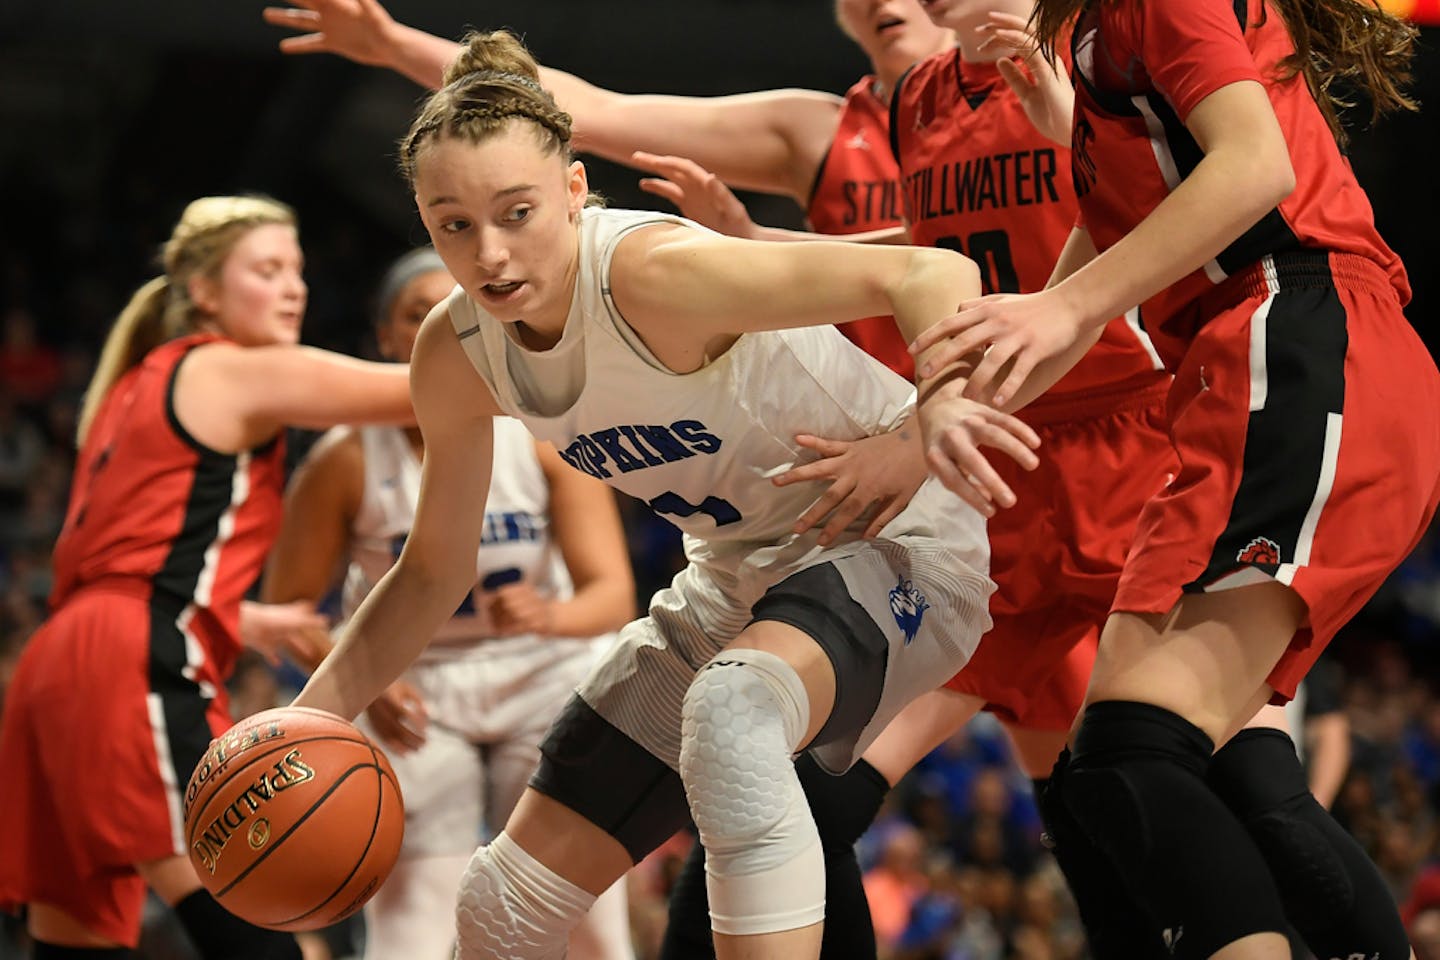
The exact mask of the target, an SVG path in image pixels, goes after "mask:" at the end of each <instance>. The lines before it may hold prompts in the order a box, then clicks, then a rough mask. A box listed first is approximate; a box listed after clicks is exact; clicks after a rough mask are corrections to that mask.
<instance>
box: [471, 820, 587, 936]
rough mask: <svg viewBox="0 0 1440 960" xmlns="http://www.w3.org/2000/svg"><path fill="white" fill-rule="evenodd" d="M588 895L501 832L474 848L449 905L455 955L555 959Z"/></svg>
mask: <svg viewBox="0 0 1440 960" xmlns="http://www.w3.org/2000/svg"><path fill="white" fill-rule="evenodd" d="M594 902H595V896H594V894H591V893H587V892H585V891H584V890H581V889H580V888H579V887H577V886H575V884H573V883H571V882H570V881H569V880H566V879H565V878H564V877H561V876H560V875H559V874H557V873H555V871H553V870H551V869H550V868H549V867H546V866H545V865H544V864H542V863H541V862H540V861H538V860H536V859H535V858H534V857H532V856H530V854H528V853H526V852H525V851H524V850H522V849H520V847H519V846H518V845H517V844H516V843H515V841H513V840H511V839H510V837H509V836H508V835H507V834H506V833H505V832H504V831H501V833H500V835H499V836H497V837H496V838H495V839H494V840H492V841H491V842H490V843H489V844H488V845H486V846H483V847H481V848H479V849H478V850H476V851H475V855H474V856H473V857H471V858H470V865H469V866H468V867H466V868H465V879H464V880H462V881H461V883H460V899H459V902H458V903H457V904H456V905H455V922H456V927H457V934H458V936H457V944H458V945H457V948H456V952H455V956H456V957H457V958H458V960H560V958H562V957H564V956H565V944H566V941H567V940H568V938H569V935H570V928H571V927H573V926H575V924H576V923H577V922H578V921H579V919H580V917H582V916H583V915H584V914H585V912H586V911H587V910H589V909H590V905H591V904H593V903H594Z"/></svg>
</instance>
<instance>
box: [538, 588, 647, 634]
mask: <svg viewBox="0 0 1440 960" xmlns="http://www.w3.org/2000/svg"><path fill="white" fill-rule="evenodd" d="M634 617H635V586H634V584H633V583H631V582H629V581H628V580H627V581H620V582H617V581H614V580H596V581H594V582H592V583H588V584H586V585H584V586H583V587H580V588H578V589H577V590H576V591H575V595H574V596H572V597H571V598H570V599H568V600H553V601H551V603H550V634H551V635H552V636H556V637H593V636H597V635H599V634H602V633H610V632H611V631H614V630H619V629H620V628H621V627H623V626H624V625H625V624H627V623H629V622H630V621H631V620H633V619H634Z"/></svg>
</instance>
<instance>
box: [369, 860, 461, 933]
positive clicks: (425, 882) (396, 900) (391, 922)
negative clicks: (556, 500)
mask: <svg viewBox="0 0 1440 960" xmlns="http://www.w3.org/2000/svg"><path fill="white" fill-rule="evenodd" d="M469 862H470V854H468V853H464V854H443V855H435V856H406V855H404V853H403V852H402V854H401V856H400V859H399V860H396V861H395V867H394V869H392V870H391V871H390V876H389V877H387V878H386V879H385V882H384V883H383V884H381V885H380V889H379V890H378V891H376V893H375V896H374V898H373V899H371V900H370V902H369V903H367V904H365V956H366V957H375V958H384V957H410V958H412V960H446V958H448V957H450V956H452V955H453V954H454V951H455V919H454V918H455V891H456V890H457V889H458V888H459V886H460V878H461V877H463V876H464V875H465V866H466V864H468V863H469Z"/></svg>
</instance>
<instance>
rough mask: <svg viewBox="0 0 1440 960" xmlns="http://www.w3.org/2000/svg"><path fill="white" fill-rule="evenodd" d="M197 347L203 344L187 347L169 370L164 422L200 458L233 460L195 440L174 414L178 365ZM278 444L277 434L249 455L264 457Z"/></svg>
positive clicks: (178, 375)
mask: <svg viewBox="0 0 1440 960" xmlns="http://www.w3.org/2000/svg"><path fill="white" fill-rule="evenodd" d="M207 342H210V341H207ZM199 346H204V344H203V343H194V344H191V345H190V346H189V347H187V348H186V350H185V352H184V353H182V354H181V355H180V359H178V360H176V361H175V366H174V367H172V368H171V370H170V379H169V380H168V381H166V383H165V422H166V423H168V424H170V429H171V430H174V431H175V436H177V437H179V438H180V439H181V440H182V441H184V443H185V445H186V446H187V447H190V448H191V449H193V450H195V451H196V452H197V453H199V454H200V455H201V456H202V457H203V456H210V457H230V458H232V459H233V458H234V454H229V453H221V452H220V451H219V450H216V449H215V448H213V447H208V446H206V445H205V444H203V443H201V442H200V441H199V440H196V439H195V437H194V436H192V435H191V433H190V431H189V430H186V429H185V426H184V425H183V424H182V423H181V422H180V417H179V416H178V415H176V413H175V383H176V381H177V380H179V378H180V364H182V363H184V362H185V361H186V360H188V359H190V354H191V352H192V351H193V350H194V349H195V348H196V347H199ZM279 442H280V434H279V433H278V432H277V433H276V434H275V436H273V437H271V438H270V439H269V440H267V441H265V442H264V443H262V444H260V446H258V447H256V448H254V449H253V450H252V451H251V453H252V454H253V455H255V456H257V457H260V456H264V455H265V454H266V453H269V452H270V450H271V448H273V447H274V446H275V444H277V443H279Z"/></svg>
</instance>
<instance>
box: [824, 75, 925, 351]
mask: <svg viewBox="0 0 1440 960" xmlns="http://www.w3.org/2000/svg"><path fill="white" fill-rule="evenodd" d="M889 130H890V126H889V114H888V112H887V108H886V106H885V104H884V103H883V102H882V101H881V100H880V98H879V97H877V96H876V95H875V78H874V77H864V78H863V79H861V80H860V81H859V82H858V83H856V84H855V85H854V86H853V87H851V88H850V89H849V91H847V92H846V94H845V104H844V106H842V107H841V108H840V124H839V126H838V127H837V128H836V130H835V139H834V141H832V142H831V144H830V149H829V150H828V151H826V154H825V159H824V160H822V161H821V163H820V172H819V173H817V174H816V175H815V185H814V187H812V188H811V191H810V207H809V209H808V210H807V211H806V215H807V217H808V218H809V221H810V228H811V229H812V230H814V231H815V232H816V233H829V234H846V233H864V232H865V231H867V230H883V229H884V228H886V227H898V226H902V225H903V223H904V220H903V217H902V214H901V206H900V184H899V176H900V171H899V169H898V168H897V167H896V165H895V158H894V157H892V156H891V155H890V133H889ZM839 329H840V332H841V333H843V334H845V336H847V337H849V338H850V340H851V342H853V343H854V344H855V345H856V346H858V347H859V348H860V349H862V350H864V351H865V352H866V353H868V354H870V356H872V357H874V358H875V359H877V360H879V361H880V362H881V363H883V364H885V366H887V367H889V368H890V369H891V370H894V371H895V372H896V373H898V374H900V375H901V376H902V377H905V378H906V379H907V380H908V379H911V378H912V377H913V376H914V375H915V359H914V358H913V357H911V356H910V353H909V351H908V350H907V349H906V344H905V338H904V337H902V336H901V335H900V329H899V328H898V327H897V326H895V319H894V318H893V317H867V318H866V319H864V320H856V321H854V322H852V323H844V324H841V325H840V328H839Z"/></svg>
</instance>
